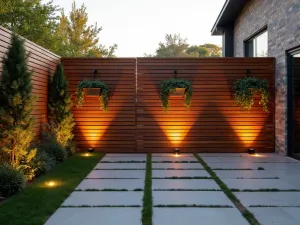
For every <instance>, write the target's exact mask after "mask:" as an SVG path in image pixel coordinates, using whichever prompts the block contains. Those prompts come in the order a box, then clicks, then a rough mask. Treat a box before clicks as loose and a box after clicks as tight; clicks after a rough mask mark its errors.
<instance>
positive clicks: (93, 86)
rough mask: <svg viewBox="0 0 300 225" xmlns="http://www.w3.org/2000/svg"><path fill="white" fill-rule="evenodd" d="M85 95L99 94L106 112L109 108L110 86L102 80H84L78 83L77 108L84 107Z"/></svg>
mask: <svg viewBox="0 0 300 225" xmlns="http://www.w3.org/2000/svg"><path fill="white" fill-rule="evenodd" d="M85 96H99V100H100V105H101V108H102V109H103V111H104V112H106V111H107V108H108V86H107V85H106V84H104V83H103V82H102V81H100V80H84V81H81V82H80V83H79V84H78V85H77V108H80V107H82V105H83V103H84V97H85Z"/></svg>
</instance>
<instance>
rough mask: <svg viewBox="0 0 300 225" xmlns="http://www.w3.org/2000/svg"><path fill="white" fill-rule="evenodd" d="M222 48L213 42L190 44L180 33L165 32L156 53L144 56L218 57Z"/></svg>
mask: <svg viewBox="0 0 300 225" xmlns="http://www.w3.org/2000/svg"><path fill="white" fill-rule="evenodd" d="M221 55H222V48H221V47H220V46H218V45H214V44H204V45H192V46H190V45H189V44H188V43H187V39H184V38H182V37H181V36H180V34H173V35H172V34H166V36H165V42H160V43H159V46H158V49H156V54H154V55H153V54H145V57H220V56H221Z"/></svg>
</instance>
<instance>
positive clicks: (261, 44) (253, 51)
mask: <svg viewBox="0 0 300 225" xmlns="http://www.w3.org/2000/svg"><path fill="white" fill-rule="evenodd" d="M245 56H246V57H267V56H268V31H267V30H264V31H263V32H260V33H259V34H257V35H256V36H254V37H253V38H251V39H249V40H247V41H245Z"/></svg>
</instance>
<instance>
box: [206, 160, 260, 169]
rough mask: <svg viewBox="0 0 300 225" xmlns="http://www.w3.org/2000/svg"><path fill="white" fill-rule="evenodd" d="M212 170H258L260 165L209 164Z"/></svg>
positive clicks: (246, 163)
mask: <svg viewBox="0 0 300 225" xmlns="http://www.w3.org/2000/svg"><path fill="white" fill-rule="evenodd" d="M207 164H208V165H209V166H210V168H212V169H253V170H257V168H258V167H260V165H257V164H256V163H251V162H241V163H238V162H237V163H210V162H208V163H207Z"/></svg>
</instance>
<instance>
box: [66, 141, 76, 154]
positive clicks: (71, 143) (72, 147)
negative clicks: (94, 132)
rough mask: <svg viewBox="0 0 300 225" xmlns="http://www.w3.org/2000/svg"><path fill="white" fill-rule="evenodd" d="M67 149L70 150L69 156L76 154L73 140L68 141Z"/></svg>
mask: <svg viewBox="0 0 300 225" xmlns="http://www.w3.org/2000/svg"><path fill="white" fill-rule="evenodd" d="M66 149H67V152H68V155H69V156H71V155H74V154H75V153H76V152H77V148H76V145H75V143H74V142H72V141H71V142H69V143H68V145H67V147H66Z"/></svg>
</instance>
